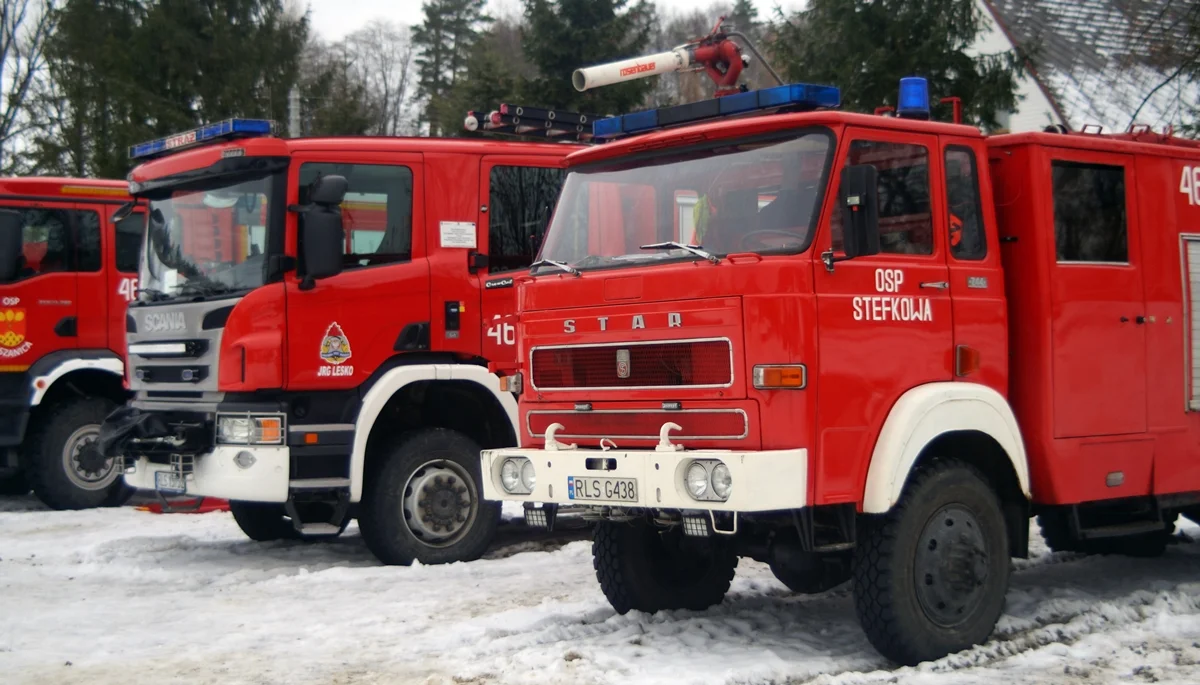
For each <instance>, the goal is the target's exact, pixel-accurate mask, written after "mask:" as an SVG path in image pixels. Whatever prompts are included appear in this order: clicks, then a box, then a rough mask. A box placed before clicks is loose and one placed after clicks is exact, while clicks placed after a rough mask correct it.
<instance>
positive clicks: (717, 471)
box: [712, 464, 733, 499]
mask: <svg viewBox="0 0 1200 685" xmlns="http://www.w3.org/2000/svg"><path fill="white" fill-rule="evenodd" d="M712 489H713V494H714V495H716V496H717V497H720V498H721V499H729V493H731V492H733V476H732V475H731V474H730V473H729V467H728V466H726V465H724V464H717V465H716V466H714V467H713V470H712Z"/></svg>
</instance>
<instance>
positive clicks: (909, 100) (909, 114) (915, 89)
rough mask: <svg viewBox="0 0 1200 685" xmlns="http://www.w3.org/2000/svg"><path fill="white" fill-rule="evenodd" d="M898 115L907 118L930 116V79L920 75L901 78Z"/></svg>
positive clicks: (926, 117)
mask: <svg viewBox="0 0 1200 685" xmlns="http://www.w3.org/2000/svg"><path fill="white" fill-rule="evenodd" d="M896 115H897V116H900V117H903V118H905V119H928V118H929V81H927V80H925V79H923V78H921V77H919V76H909V77H906V78H902V79H900V99H899V100H898V101H897V104H896Z"/></svg>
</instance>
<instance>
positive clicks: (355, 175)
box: [285, 153, 430, 390]
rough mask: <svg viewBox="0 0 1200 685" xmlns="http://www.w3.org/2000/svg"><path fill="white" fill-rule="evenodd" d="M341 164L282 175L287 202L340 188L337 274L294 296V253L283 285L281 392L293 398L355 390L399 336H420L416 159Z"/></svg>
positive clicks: (303, 160) (422, 267) (311, 164)
mask: <svg viewBox="0 0 1200 685" xmlns="http://www.w3.org/2000/svg"><path fill="white" fill-rule="evenodd" d="M340 158H341V160H343V161H339V157H338V156H337V155H336V153H313V154H310V155H303V156H297V158H296V161H295V163H294V164H293V166H292V168H291V170H290V171H289V174H288V175H289V181H288V184H289V188H288V201H289V203H292V202H298V203H300V204H304V203H305V202H307V199H308V198H307V192H308V189H309V188H310V187H311V184H312V182H313V181H314V180H315V179H316V178H317V177H319V176H322V175H338V176H343V177H345V178H346V180H347V182H348V190H347V193H346V199H345V201H344V202H343V203H342V220H343V226H344V228H345V231H346V242H345V244H344V246H343V251H342V254H343V266H344V269H345V270H344V271H342V273H340V274H338V275H337V276H333V277H331V278H325V279H321V280H319V281H316V282H315V283H314V284H313V286H312V287H311V288H302V287H301V283H302V278H303V275H304V259H303V249H302V248H303V245H300V248H301V249H299V250H298V254H299V255H300V258H299V265H298V269H297V272H296V273H292V274H289V275H288V277H287V328H288V336H287V338H288V341H287V349H288V357H287V370H286V380H285V383H286V384H287V387H288V388H289V389H292V390H297V389H322V390H333V389H347V388H353V387H357V386H358V385H360V384H362V382H363V381H365V380H366V379H367V378H368V377H369V376H370V375H371V374H372V373H374V371H375V370H376V369H377V368H379V366H380V365H381V364H382V363H383V362H384V361H386V360H387V359H388V358H390V357H392V356H393V355H395V354H398V352H399V351H401V350H400V348H401V347H402V344H401V343H402V342H403V341H402V340H401V338H402V337H403V336H402V333H405V332H406V331H413V330H417V329H419V328H421V326H422V324H423V325H424V330H425V331H426V332H427V331H428V322H429V320H430V316H429V266H428V264H427V263H426V260H425V259H424V255H425V247H426V246H425V244H424V240H423V237H422V236H423V233H422V231H420V230H414V227H418V226H421V225H423V223H422V220H421V217H422V209H423V207H422V203H421V198H422V176H421V171H422V165H421V156H420V155H419V154H416V153H412V154H405V155H396V154H387V155H382V154H381V155H378V156H377V158H376V159H372V158H371V157H370V156H365V155H364V156H363V157H362V158H361V161H356V162H354V163H346V162H345V161H344V159H345V156H344V155H342V156H341V157H340ZM294 225H296V226H299V220H296V224H294ZM299 240H300V236H299V235H297V243H298V244H299ZM426 335H427V333H426ZM426 341H427V339H426Z"/></svg>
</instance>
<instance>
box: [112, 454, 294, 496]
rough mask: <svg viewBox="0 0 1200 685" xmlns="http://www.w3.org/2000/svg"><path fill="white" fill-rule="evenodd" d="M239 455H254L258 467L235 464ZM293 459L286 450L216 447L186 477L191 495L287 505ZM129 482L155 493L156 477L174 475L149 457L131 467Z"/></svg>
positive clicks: (255, 464)
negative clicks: (235, 458)
mask: <svg viewBox="0 0 1200 685" xmlns="http://www.w3.org/2000/svg"><path fill="white" fill-rule="evenodd" d="M239 452H249V453H250V454H252V455H254V463H253V464H252V465H251V466H249V467H248V468H242V467H240V466H238V465H237V463H236V462H234V457H236V456H237V455H238V453H239ZM290 463H291V460H290V457H289V454H288V448H286V447H245V446H232V447H216V448H214V449H213V451H212V452H209V453H208V454H204V455H201V456H199V457H196V460H195V464H194V467H193V469H192V472H191V473H190V474H187V476H186V483H187V494H189V495H200V496H203V497H218V498H220V499H235V500H245V501H248V502H286V501H287V499H288V476H289V473H290ZM128 465H130V466H132V467H133V468H132V470H128V469H127V470H126V472H125V482H126V483H127V484H128V485H130V486H131V487H135V488H138V489H143V490H154V489H155V482H154V474H155V473H158V472H160V471H161V472H168V473H169V472H170V471H171V467H170V466H168V465H166V464H152V463H150V462H149V461H148V460H147V459H146V458H145V457H139V458H138V459H137V461H136V462H131V463H128Z"/></svg>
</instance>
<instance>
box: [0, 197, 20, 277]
mask: <svg viewBox="0 0 1200 685" xmlns="http://www.w3.org/2000/svg"><path fill="white" fill-rule="evenodd" d="M24 227H25V218H24V217H23V216H22V215H21V213H20V212H14V211H12V210H9V209H0V283H12V282H13V281H15V280H17V276H18V275H20V272H21V264H22V263H23V262H24V261H25V251H24V249H23V247H24V242H25V241H24V238H23V237H22V229H24Z"/></svg>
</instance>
